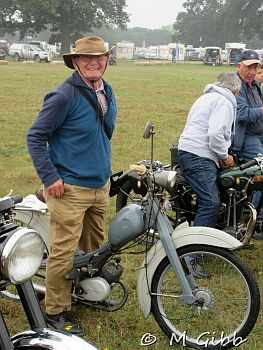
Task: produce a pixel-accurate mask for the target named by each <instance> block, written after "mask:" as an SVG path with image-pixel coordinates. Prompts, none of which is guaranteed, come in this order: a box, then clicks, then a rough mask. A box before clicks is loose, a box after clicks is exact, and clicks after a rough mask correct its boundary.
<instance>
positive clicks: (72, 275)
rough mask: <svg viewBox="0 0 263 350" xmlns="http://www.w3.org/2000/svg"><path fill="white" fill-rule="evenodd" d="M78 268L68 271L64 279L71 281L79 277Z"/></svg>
mask: <svg viewBox="0 0 263 350" xmlns="http://www.w3.org/2000/svg"><path fill="white" fill-rule="evenodd" d="M79 274H80V272H79V270H77V269H75V268H73V269H72V270H71V271H70V272H68V273H67V274H66V275H65V278H66V280H69V281H73V280H76V279H77V278H79Z"/></svg>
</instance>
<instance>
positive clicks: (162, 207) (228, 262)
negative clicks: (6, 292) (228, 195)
mask: <svg viewBox="0 0 263 350" xmlns="http://www.w3.org/2000/svg"><path fill="white" fill-rule="evenodd" d="M153 133H154V126H153V124H152V123H150V122H149V123H148V124H147V126H146V128H145V131H144V138H149V137H151V136H152V135H153ZM131 176H132V177H134V179H135V181H136V182H137V184H139V183H141V184H144V185H143V186H145V187H146V189H145V191H146V192H145V195H144V197H143V198H140V199H135V200H133V202H132V203H131V204H129V205H127V206H125V207H124V208H122V209H121V210H120V211H119V212H118V213H116V215H115V216H114V218H113V220H112V222H111V223H110V225H109V229H108V242H107V243H106V244H105V245H103V246H102V247H101V248H99V249H97V250H95V251H93V252H89V253H81V252H79V253H78V254H76V255H75V257H74V263H73V269H72V270H71V271H69V272H68V273H67V274H66V276H65V278H66V279H67V280H70V281H72V298H73V300H74V301H75V302H76V303H80V304H82V305H86V306H89V307H94V308H95V309H100V310H104V311H115V310H118V309H120V308H122V307H123V306H124V305H125V302H126V301H127V298H128V290H127V287H126V285H125V283H124V282H123V281H122V279H121V276H122V274H123V270H124V268H123V266H122V265H121V255H122V254H125V253H126V252H131V251H132V250H133V249H136V253H138V249H141V253H144V254H145V257H144V259H143V262H142V265H141V269H140V272H139V276H138V281H137V297H138V302H139V305H140V308H141V310H142V312H143V315H144V317H145V318H147V317H148V316H149V315H150V313H152V314H153V316H154V318H155V320H156V322H157V323H158V325H159V326H160V328H161V329H162V330H163V332H164V333H165V334H166V335H167V336H168V337H169V338H170V342H171V343H172V344H179V343H182V344H185V346H188V347H191V348H196V349H206V348H208V349H217V348H224V349H227V348H231V347H233V346H235V344H236V339H237V338H238V339H245V338H246V337H247V335H248V334H249V333H250V331H251V330H252V328H253V326H254V324H255V322H256V320H257V317H258V314H259V308H260V295H259V288H258V285H257V283H256V280H255V278H254V276H253V273H252V272H251V270H250V269H249V267H248V266H247V265H246V264H245V263H244V262H243V261H242V260H241V259H240V258H239V257H238V256H237V255H236V254H235V253H234V252H233V251H234V250H236V249H239V248H241V247H242V244H241V243H240V242H239V241H238V240H237V239H235V238H234V237H232V236H230V235H229V234H227V233H225V232H221V231H219V230H217V229H212V228H207V227H189V225H188V223H187V222H183V223H181V224H180V225H178V226H177V227H176V228H174V227H173V226H172V224H171V221H170V220H169V219H168V217H167V214H166V204H167V202H166V198H165V196H166V194H165V193H163V192H160V191H157V190H156V189H157V188H160V187H165V188H167V189H170V190H171V189H172V188H173V187H174V185H175V182H176V177H177V173H176V172H174V171H171V170H166V169H160V168H158V169H154V168H153V167H150V168H149V169H147V168H146V167H145V166H144V165H133V166H132V174H131ZM142 179H144V180H143V181H142ZM115 180H116V182H118V179H115ZM116 187H117V188H118V184H116ZM145 237H147V244H146V246H144V247H143V249H142V245H141V244H140V242H141V241H142V240H143V239H144V238H145ZM157 237H158V239H156V238H157ZM45 266H46V260H45V259H44V260H43V261H42V264H41V268H42V269H45ZM200 266H202V268H203V270H204V271H205V275H203V276H202V275H200V274H199V273H198V267H200ZM33 285H34V288H35V290H36V291H37V292H38V293H44V288H43V287H41V288H39V286H38V284H37V283H36V284H35V283H33ZM237 291H238V298H237V297H236V292H237ZM237 300H238V302H237ZM211 330H212V331H213V332H212V333H210V332H211ZM222 334H223V340H222Z"/></svg>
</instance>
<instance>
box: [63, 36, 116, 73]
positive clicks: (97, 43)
mask: <svg viewBox="0 0 263 350" xmlns="http://www.w3.org/2000/svg"><path fill="white" fill-rule="evenodd" d="M75 46H76V48H75V51H74V52H71V53H66V54H64V55H63V59H64V62H65V65H66V66H67V67H69V68H71V69H75V68H74V66H73V63H72V58H74V57H78V56H87V55H88V56H100V55H107V54H109V53H110V51H111V50H112V49H113V48H114V46H113V47H111V48H110V49H109V50H108V49H107V47H106V45H105V42H104V40H103V39H102V38H100V37H97V36H90V37H85V38H81V39H79V40H77V41H76V42H75Z"/></svg>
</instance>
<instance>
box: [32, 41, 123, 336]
mask: <svg viewBox="0 0 263 350" xmlns="http://www.w3.org/2000/svg"><path fill="white" fill-rule="evenodd" d="M75 45H76V49H75V51H74V52H73V53H68V54H64V55H63V59H64V62H65V65H66V66H67V67H68V68H70V69H72V70H74V72H73V74H72V75H71V76H70V77H69V78H68V79H67V80H66V81H64V82H63V83H62V84H61V85H60V86H58V87H57V88H56V89H54V90H53V91H51V92H50V93H48V94H47V95H46V96H45V98H44V103H43V107H42V109H41V111H40V113H39V114H38V116H37V118H36V120H35V122H34V123H33V125H32V126H31V128H30V129H29V131H28V134H27V145H28V151H29V154H30V156H31V158H32V161H33V164H34V166H35V168H36V171H37V173H38V175H39V177H40V179H41V181H42V183H43V185H44V197H45V200H46V203H47V205H48V208H49V212H50V230H51V241H52V246H51V251H50V252H49V256H48V261H47V269H46V286H47V290H46V296H45V307H46V319H47V323H48V325H49V326H51V327H53V328H55V329H59V330H64V331H65V330H66V331H69V332H71V333H74V334H81V333H83V329H82V328H81V326H80V325H78V324H77V323H76V322H75V321H73V320H71V318H70V315H69V312H70V310H71V282H70V281H68V280H66V279H65V277H64V276H65V274H66V273H68V272H69V271H70V270H71V269H72V266H73V258H74V255H75V252H76V250H77V247H78V245H79V247H80V249H81V250H83V251H85V252H88V251H93V250H95V249H97V248H99V246H100V245H101V243H102V242H103V239H104V231H103V227H104V221H105V216H106V212H107V208H108V204H109V189H110V180H109V178H110V176H111V146H110V139H111V137H112V134H113V131H114V127H115V122H116V115H117V105H116V100H115V96H114V93H113V90H112V88H111V86H110V85H109V84H108V83H107V82H106V81H105V80H104V79H103V78H102V76H103V74H104V73H105V70H106V68H107V64H108V59H109V54H110V52H111V50H112V48H111V49H108V48H107V47H106V45H105V42H104V40H103V39H102V38H100V37H85V38H81V39H79V40H77V41H76V43H75Z"/></svg>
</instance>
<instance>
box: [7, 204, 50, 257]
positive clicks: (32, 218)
mask: <svg viewBox="0 0 263 350" xmlns="http://www.w3.org/2000/svg"><path fill="white" fill-rule="evenodd" d="M14 213H15V218H14V219H15V220H17V221H20V222H21V223H22V224H23V225H24V226H27V227H29V228H34V230H35V231H37V232H38V233H39V234H40V236H41V238H42V239H43V241H44V243H45V246H46V248H47V250H48V251H49V250H50V246H51V238H50V233H49V221H50V215H49V212H45V213H44V212H42V211H40V210H35V209H30V208H27V209H26V208H22V207H15V209H14Z"/></svg>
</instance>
